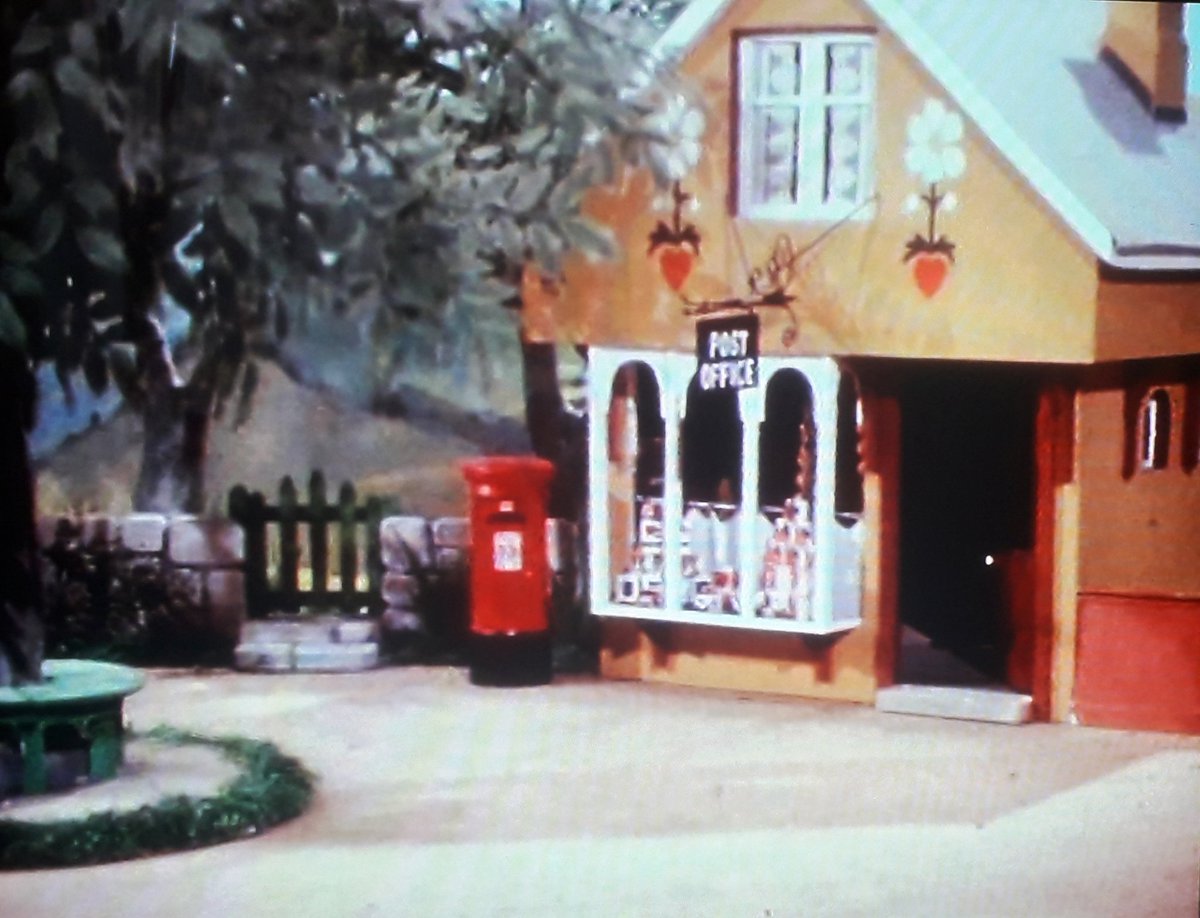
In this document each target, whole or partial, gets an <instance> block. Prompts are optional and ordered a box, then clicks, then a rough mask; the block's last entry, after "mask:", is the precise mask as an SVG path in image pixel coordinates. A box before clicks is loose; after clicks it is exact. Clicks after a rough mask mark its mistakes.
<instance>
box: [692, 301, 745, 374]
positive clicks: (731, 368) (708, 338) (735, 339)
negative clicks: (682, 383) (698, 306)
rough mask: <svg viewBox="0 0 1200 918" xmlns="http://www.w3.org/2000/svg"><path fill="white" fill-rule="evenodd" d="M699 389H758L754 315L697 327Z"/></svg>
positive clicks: (708, 321) (704, 322) (702, 322)
mask: <svg viewBox="0 0 1200 918" xmlns="http://www.w3.org/2000/svg"><path fill="white" fill-rule="evenodd" d="M696 360H697V362H698V364H699V366H698V367H697V375H698V376H699V380H700V388H701V389H703V390H704V391H705V392H711V391H712V390H713V389H753V388H755V387H756V386H757V385H758V316H757V315H755V314H754V313H753V312H746V313H742V314H740V315H732V316H729V315H727V316H719V317H715V318H708V319H701V320H699V321H698V322H697V323H696Z"/></svg>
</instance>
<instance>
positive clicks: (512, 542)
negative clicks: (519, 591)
mask: <svg viewBox="0 0 1200 918" xmlns="http://www.w3.org/2000/svg"><path fill="white" fill-rule="evenodd" d="M522 555H523V551H522V544H521V533H519V532H497V533H494V534H493V535H492V567H494V568H495V569H496V570H498V571H519V570H521V569H522V568H524V567H525V561H524V558H523V557H522Z"/></svg>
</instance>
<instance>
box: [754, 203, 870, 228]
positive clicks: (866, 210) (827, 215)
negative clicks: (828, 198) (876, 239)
mask: <svg viewBox="0 0 1200 918" xmlns="http://www.w3.org/2000/svg"><path fill="white" fill-rule="evenodd" d="M876 211H877V208H876V204H875V201H874V200H870V199H868V200H866V201H863V202H862V203H861V204H853V205H845V206H841V207H823V208H821V209H819V210H817V209H811V208H798V207H755V208H750V209H745V210H742V211H740V212H739V213H738V214H737V219H739V220H755V221H758V222H760V223H842V222H846V223H867V222H869V221H871V220H874V219H875V217H876Z"/></svg>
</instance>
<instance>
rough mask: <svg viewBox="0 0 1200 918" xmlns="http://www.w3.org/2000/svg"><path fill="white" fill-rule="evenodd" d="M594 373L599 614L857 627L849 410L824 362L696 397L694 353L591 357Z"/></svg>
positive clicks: (853, 414)
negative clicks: (752, 384)
mask: <svg viewBox="0 0 1200 918" xmlns="http://www.w3.org/2000/svg"><path fill="white" fill-rule="evenodd" d="M592 374H593V375H592V378H591V381H590V391H589V394H590V397H591V398H592V400H593V411H592V414H591V417H592V425H593V426H592V431H591V433H592V440H591V447H590V449H591V457H592V458H591V462H592V466H591V475H590V479H591V484H590V487H591V497H592V501H591V505H592V507H593V516H592V521H591V526H592V539H593V544H594V545H596V546H597V550H595V551H593V552H592V554H591V557H592V571H591V575H592V584H593V587H592V592H593V595H592V601H593V602H592V605H593V611H594V612H596V614H599V615H618V616H627V617H634V618H654V619H659V620H664V621H682V622H695V623H711V624H718V625H725V626H729V627H739V628H753V629H759V630H768V631H796V632H804V633H830V632H833V631H839V630H845V629H848V628H851V627H854V625H856V624H857V623H858V621H859V617H860V605H861V599H860V596H859V594H860V588H859V584H860V583H861V574H860V567H861V541H862V533H861V531H860V530H859V528H858V527H856V526H855V525H854V524H855V523H856V522H857V521H858V519H859V517H860V516H861V493H862V488H861V481H853V480H851V479H853V478H855V476H857V466H858V463H857V452H856V450H857V439H856V431H857V427H858V424H859V422H860V420H861V412H860V408H859V406H858V403H857V398H856V391H857V390H856V389H855V388H854V386H853V384H852V377H849V376H848V375H847V374H843V373H842V372H841V371H840V369H839V368H838V366H837V363H836V361H834V360H832V359H830V358H794V359H782V358H762V372H761V375H762V381H763V385H762V386H761V387H759V388H750V389H743V390H741V391H732V390H727V389H706V388H705V387H703V386H702V385H700V382H699V378H698V373H697V364H696V359H695V357H694V355H690V354H683V353H664V352H643V351H619V350H615V349H602V348H597V349H595V351H594V352H593V355H592ZM848 381H849V384H848ZM847 393H849V396H850V397H848V396H847ZM605 400H607V404H605ZM605 418H607V421H605ZM839 453H842V454H843V455H842V456H841V458H840V459H839V456H838V454H839ZM835 488H836V490H837V491H838V495H837V497H836V499H835V494H834V491H835ZM846 493H849V495H850V497H849V499H848V498H847V497H846ZM835 513H836V518H835ZM603 545H607V547H608V550H607V551H604V550H601V549H600V548H599V547H600V546H603Z"/></svg>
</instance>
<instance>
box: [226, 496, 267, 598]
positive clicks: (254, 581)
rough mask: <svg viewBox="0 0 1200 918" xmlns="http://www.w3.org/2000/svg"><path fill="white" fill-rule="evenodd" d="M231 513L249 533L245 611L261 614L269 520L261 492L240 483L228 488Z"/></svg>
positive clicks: (247, 538) (265, 584) (264, 595)
mask: <svg viewBox="0 0 1200 918" xmlns="http://www.w3.org/2000/svg"><path fill="white" fill-rule="evenodd" d="M229 516H230V518H231V519H232V520H234V521H235V522H236V523H238V524H239V525H240V526H241V527H242V529H243V531H244V532H245V534H246V559H245V564H244V567H243V573H244V575H245V581H246V614H247V615H248V616H249V617H250V618H261V617H263V615H264V614H265V613H266V610H267V521H266V502H265V501H264V500H263V496H262V494H260V493H258V492H257V491H256V492H254V493H253V494H251V493H250V492H249V491H247V490H246V488H245V486H244V485H237V486H236V487H235V488H234V489H233V490H232V491H230V492H229Z"/></svg>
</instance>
